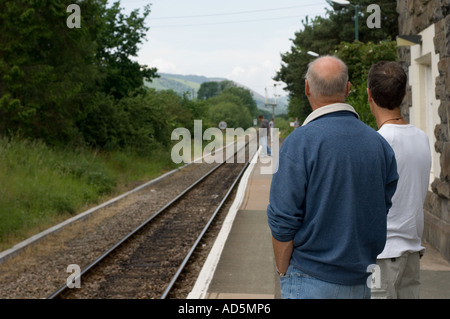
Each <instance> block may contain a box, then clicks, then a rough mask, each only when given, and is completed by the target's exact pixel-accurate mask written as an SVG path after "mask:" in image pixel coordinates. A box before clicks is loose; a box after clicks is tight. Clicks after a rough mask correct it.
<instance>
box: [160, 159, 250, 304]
mask: <svg viewBox="0 0 450 319" xmlns="http://www.w3.org/2000/svg"><path fill="white" fill-rule="evenodd" d="M250 158H251V157H250ZM249 163H250V159H249V160H248V161H247V162H246V163H245V165H244V167H243V168H242V170H241V171H240V172H239V175H238V176H237V178H236V179H235V180H234V182H233V184H232V185H231V186H230V188H229V189H228V191H227V193H226V194H225V196H224V198H223V199H222V201H221V202H220V203H219V206H217V208H216V210H215V211H214V213H213V215H212V216H211V218H210V219H209V221H208V223H207V224H206V226H205V227H204V228H203V230H202V232H201V233H200V235H199V236H198V237H197V240H196V241H195V243H194V244H193V245H192V247H191V250H190V251H189V252H188V254H187V255H186V257H185V258H184V260H183V262H182V263H181V265H180V267H179V268H178V270H177V272H176V273H175V275H174V276H173V277H172V280H171V281H170V283H169V285H168V286H167V288H166V289H165V290H164V292H163V294H162V296H161V299H166V298H167V296H168V295H169V293H170V291H171V290H172V288H173V286H174V285H175V283H176V281H177V279H178V277H179V276H180V274H181V273H182V272H183V270H184V268H185V266H186V264H187V263H188V261H189V259H190V258H191V256H192V254H193V253H194V251H195V249H196V248H197V246H198V244H199V243H200V241H201V240H202V238H203V236H204V235H205V233H206V232H207V230H208V228H209V226H210V225H211V224H212V222H213V221H214V219H215V218H216V215H217V214H218V212H219V211H220V209H221V208H222V206H223V205H224V204H225V202H226V200H227V199H228V197H229V196H230V194H231V192H232V191H233V189H234V187H235V186H236V184H237V182H238V181H239V179H240V178H241V177H242V175H243V174H244V172H245V170H246V169H247V167H248V165H249Z"/></svg>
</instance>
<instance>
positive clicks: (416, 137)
mask: <svg viewBox="0 0 450 319" xmlns="http://www.w3.org/2000/svg"><path fill="white" fill-rule="evenodd" d="M378 132H379V133H380V134H381V135H382V136H383V137H384V138H385V139H386V140H387V141H388V142H389V144H390V145H391V147H392V149H393V150H394V152H395V158H396V160H397V171H398V175H399V180H398V184H397V190H396V191H395V194H394V196H393V197H392V207H391V209H390V210H389V213H388V217H387V241H386V246H385V247H384V250H383V252H382V253H381V254H380V255H379V256H378V258H379V259H381V258H395V257H400V256H401V255H402V254H403V253H404V252H417V251H421V250H423V249H424V247H423V246H422V242H421V238H422V233H423V225H424V222H423V203H424V201H425V196H426V194H427V190H428V186H429V182H430V169H431V151H430V144H429V141H428V137H427V135H426V134H425V133H424V132H423V131H421V130H420V129H418V128H417V127H415V126H413V125H411V124H408V125H398V124H385V125H383V126H382V127H381V128H380V130H379V131H378Z"/></svg>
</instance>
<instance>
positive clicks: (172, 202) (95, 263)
mask: <svg viewBox="0 0 450 319" xmlns="http://www.w3.org/2000/svg"><path fill="white" fill-rule="evenodd" d="M248 144H249V142H247V143H246V144H245V145H244V148H245V147H246V146H247V145H248ZM234 145H235V144H233V148H234ZM239 150H240V149H239ZM239 150H236V152H234V153H233V155H231V156H230V157H229V158H231V157H233V156H234V155H235V154H237V153H238V152H239ZM227 160H228V158H227ZM227 160H225V161H223V162H222V163H220V164H219V165H217V166H215V167H214V168H212V169H211V170H210V171H208V172H207V173H206V174H204V175H203V176H202V177H200V178H199V179H198V180H197V181H195V182H194V183H192V184H191V185H190V186H188V187H187V188H186V189H185V190H184V191H182V192H181V193H180V194H178V195H177V196H176V197H175V198H173V199H172V200H171V201H170V202H169V203H167V204H166V205H164V206H163V207H162V208H160V209H159V210H158V211H157V212H156V213H154V214H153V215H152V216H150V217H149V218H148V219H147V220H145V221H144V222H142V223H141V224H140V225H139V226H138V227H136V228H135V229H134V230H132V231H131V232H130V233H128V234H127V235H126V236H125V237H123V238H122V239H121V240H120V241H118V242H117V243H116V244H115V245H114V246H112V247H111V248H110V249H108V250H107V251H106V252H104V253H103V254H102V255H101V256H100V257H98V258H97V259H96V260H94V261H93V262H91V263H90V264H89V265H88V266H86V267H85V268H84V269H83V270H82V271H81V272H80V273H79V274H78V275H76V276H74V277H73V278H72V282H73V283H75V282H76V281H77V280H78V279H81V277H82V276H84V275H86V274H87V273H88V272H89V271H90V270H91V269H93V268H94V267H95V266H97V265H98V264H99V263H100V262H101V261H102V260H104V259H105V258H106V257H107V256H109V255H110V254H111V253H112V252H113V251H115V250H116V249H117V248H119V247H120V246H121V245H122V244H123V243H124V242H126V241H127V240H128V239H130V238H131V237H133V236H134V235H135V234H136V233H137V232H139V231H140V230H141V229H142V228H143V227H145V226H146V225H147V224H148V223H149V222H151V221H152V220H153V219H154V218H156V217H157V216H159V215H160V214H161V213H162V212H164V211H165V210H166V209H168V208H169V207H170V206H172V205H173V204H174V203H175V202H177V201H178V200H179V199H181V198H182V197H183V196H184V195H186V194H187V193H188V192H189V191H190V190H192V189H193V188H194V187H195V186H197V185H198V184H199V183H201V182H202V181H203V180H204V179H206V178H207V177H208V176H209V175H211V174H212V173H213V172H214V171H216V170H217V169H218V168H219V167H221V166H222V165H224V164H225V163H226V162H227ZM247 165H248V162H247V163H246V164H245V167H246V166H247ZM241 174H242V172H241V173H240V174H239V175H241ZM226 196H228V193H227V195H226ZM215 214H216V213H215ZM211 222H212V221H211ZM208 224H210V222H208ZM197 244H198V243H197V242H196V243H195V245H197ZM190 254H192V253H191V252H190ZM183 263H187V260H186V262H183ZM180 273H181V271H180ZM177 277H178V275H177ZM171 286H173V284H172V285H171ZM68 289H69V287H68V283H65V284H64V285H62V286H61V287H60V288H59V289H58V290H56V291H55V292H53V293H52V294H51V295H50V296H48V297H47V299H56V298H57V297H59V296H61V294H62V293H63V292H65V291H66V290H68Z"/></svg>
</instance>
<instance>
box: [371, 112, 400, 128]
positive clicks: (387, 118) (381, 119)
mask: <svg viewBox="0 0 450 319" xmlns="http://www.w3.org/2000/svg"><path fill="white" fill-rule="evenodd" d="M375 119H376V121H377V126H378V129H380V128H381V127H382V126H383V125H384V124H399V125H406V124H408V122H407V121H405V119H403V116H402V114H401V111H400V108H395V109H393V110H388V109H383V108H380V107H378V114H377V115H376V116H375Z"/></svg>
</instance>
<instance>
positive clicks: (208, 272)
mask: <svg viewBox="0 0 450 319" xmlns="http://www.w3.org/2000/svg"><path fill="white" fill-rule="evenodd" d="M261 150H262V148H261V147H259V149H258V151H257V152H256V153H255V155H254V156H253V158H252V160H251V161H250V164H249V166H248V168H247V170H246V171H245V173H244V175H243V176H242V178H241V181H240V182H239V187H238V190H237V192H236V197H235V199H234V202H233V204H232V205H231V207H230V210H229V211H228V214H227V217H226V218H225V220H224V222H223V225H222V228H221V229H220V232H219V234H218V235H217V238H216V241H215V242H214V245H213V247H212V248H211V251H210V253H209V255H208V257H207V259H206V261H205V264H204V265H203V268H202V270H201V271H200V274H199V276H198V278H197V281H196V282H195V285H194V287H193V288H192V291H191V292H190V293H189V295H188V296H187V299H205V296H206V294H207V292H208V288H209V285H210V283H211V280H212V278H213V276H214V272H215V270H216V268H217V265H218V263H219V260H220V256H221V255H222V251H223V248H224V247H225V242H226V241H227V238H228V235H229V233H230V231H231V227H232V226H233V222H234V219H235V217H236V214H237V212H238V210H239V208H240V207H241V204H242V201H243V199H244V197H245V191H246V189H247V184H248V180H249V178H250V174H251V173H252V171H253V168H254V166H255V165H256V162H257V160H256V158H257V156H259V154H260V153H261Z"/></svg>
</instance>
